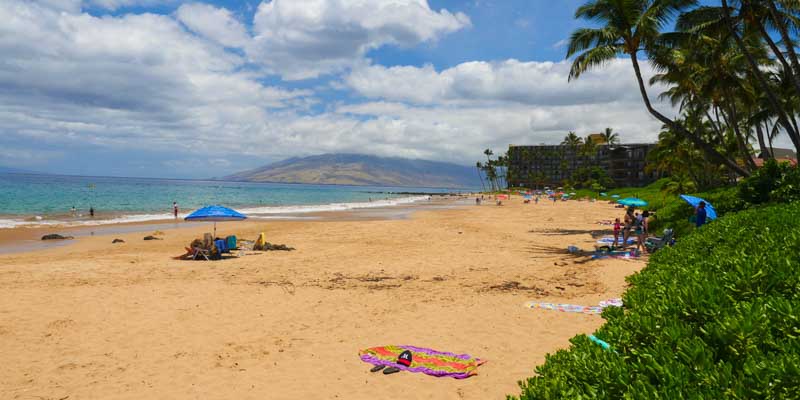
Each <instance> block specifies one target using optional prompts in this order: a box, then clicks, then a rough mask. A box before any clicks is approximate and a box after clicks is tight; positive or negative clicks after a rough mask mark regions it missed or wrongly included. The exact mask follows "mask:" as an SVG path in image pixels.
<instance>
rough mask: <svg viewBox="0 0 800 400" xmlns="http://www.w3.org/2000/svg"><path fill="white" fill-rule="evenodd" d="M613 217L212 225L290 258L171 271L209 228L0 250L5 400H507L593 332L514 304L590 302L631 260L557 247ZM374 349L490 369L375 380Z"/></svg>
mask: <svg viewBox="0 0 800 400" xmlns="http://www.w3.org/2000/svg"><path fill="white" fill-rule="evenodd" d="M619 213H620V211H619V210H617V209H614V208H613V206H611V205H608V204H601V203H588V202H577V201H570V202H566V203H561V202H559V203H558V204H555V205H554V204H552V203H541V204H538V205H533V204H529V205H523V204H522V202H521V200H520V199H519V198H515V199H513V200H511V201H510V202H508V203H507V205H505V206H502V207H497V206H494V205H489V204H485V205H483V206H480V207H478V206H470V207H460V208H455V209H436V210H423V211H419V212H415V213H413V214H412V215H410V216H407V217H406V218H394V219H385V218H380V217H375V218H365V219H358V218H355V219H324V220H300V221H263V220H262V221H248V222H240V223H238V222H231V223H220V224H218V227H217V230H218V233H219V234H220V235H224V234H237V235H238V236H239V237H241V238H248V239H253V238H255V237H256V235H257V234H258V232H262V231H263V232H265V233H266V235H267V239H268V240H269V241H270V242H272V243H279V244H287V245H289V246H292V247H295V248H296V249H297V250H296V251H293V252H265V253H258V252H247V255H245V256H243V257H237V258H232V259H227V260H223V261H219V262H193V261H180V260H175V259H172V256H177V255H179V254H181V253H183V248H184V246H185V245H187V244H188V243H189V242H190V241H191V239H193V238H195V237H200V236H202V233H203V232H205V231H209V230H210V226H209V225H199V226H198V225H190V226H181V227H180V228H178V229H168V230H164V229H161V230H163V231H164V235H163V236H162V237H163V239H164V240H160V241H147V242H145V241H143V240H142V236H143V233H144V232H143V231H141V230H140V231H137V232H131V233H115V234H114V235H113V236H108V235H97V234H96V235H94V236H83V237H78V238H77V239H76V240H75V241H74V242H73V243H71V244H68V245H65V246H61V247H54V248H48V249H43V250H38V251H35V252H27V253H13V254H5V255H3V256H2V257H1V258H0V287H2V288H3V290H2V291H0V359H2V360H3V361H4V362H3V363H2V364H1V365H0V398H3V399H5V398H9V399H38V398H55V399H62V398H69V399H100V398H102V399H134V398H135V399H141V398H169V399H190V398H204V399H231V398H236V399H250V398H252V399H264V398H269V399H294V398H304V397H311V398H325V399H328V398H342V399H376V398H378V399H382V398H393V397H397V395H398V393H401V394H402V397H406V398H414V399H502V398H504V396H505V395H507V394H516V393H518V392H519V390H518V388H517V381H518V380H521V379H524V378H526V377H528V376H530V375H531V374H532V373H533V368H534V367H535V366H536V365H537V364H540V363H541V362H543V360H544V356H545V354H547V353H548V352H553V351H555V350H557V349H559V348H564V347H566V346H568V345H569V338H570V337H572V336H574V335H575V334H578V333H591V332H593V331H594V330H595V329H596V328H597V327H599V326H600V324H602V319H601V318H600V317H598V316H594V315H582V314H567V313H560V312H554V311H545V310H531V309H526V308H524V307H523V304H524V303H525V302H526V301H530V300H538V301H549V302H560V303H574V304H585V305H596V304H597V303H598V302H599V301H600V300H605V299H608V298H612V297H618V296H619V295H620V294H621V293H622V292H623V290H624V288H625V280H624V278H625V276H627V275H629V274H631V273H634V272H635V271H637V270H639V269H640V268H641V267H643V266H644V261H641V260H637V261H629V260H589V259H588V258H587V257H583V256H577V255H571V254H568V253H567V252H566V248H567V246H569V245H576V246H579V247H582V248H591V246H592V244H593V243H594V241H595V239H594V238H593V236H597V235H600V234H602V233H603V231H605V230H607V229H608V227H607V226H600V225H598V224H597V223H596V221H598V220H608V219H613V218H614V217H616V216H619V215H618V214H619ZM150 228H151V227H149V226H148V227H146V229H145V232H146V231H147V230H149V229H150ZM148 233H149V232H148ZM114 237H119V238H121V239H124V240H125V241H126V243H123V244H116V245H112V244H111V240H112V239H113V238H114ZM387 344H410V345H416V346H422V347H431V348H434V349H438V350H443V351H452V352H458V353H470V354H472V355H474V356H478V357H481V358H484V359H487V360H488V362H487V363H486V364H485V365H483V366H481V367H480V368H479V369H478V375H477V376H474V377H472V378H469V379H466V380H454V379H449V378H439V379H437V378H433V377H429V376H426V375H422V374H412V373H406V372H403V373H399V374H394V375H389V376H385V375H382V374H372V373H370V372H369V368H370V366H369V365H367V364H365V363H363V362H361V361H360V360H359V359H358V355H357V353H358V350H359V349H361V348H366V347H371V346H379V345H387ZM67 396H69V397H67Z"/></svg>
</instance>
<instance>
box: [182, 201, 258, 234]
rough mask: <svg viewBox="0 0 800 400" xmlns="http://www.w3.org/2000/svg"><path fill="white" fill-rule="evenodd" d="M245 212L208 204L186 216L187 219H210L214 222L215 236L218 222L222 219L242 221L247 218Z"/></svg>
mask: <svg viewBox="0 0 800 400" xmlns="http://www.w3.org/2000/svg"><path fill="white" fill-rule="evenodd" d="M246 218H247V216H245V215H244V214H242V213H240V212H238V211H236V210H233V209H230V208H228V207H223V206H208V207H203V208H201V209H199V210H195V211H194V212H193V213H191V214H189V215H187V216H186V218H184V220H185V221H209V222H214V237H217V222H221V221H241V220H243V219H246Z"/></svg>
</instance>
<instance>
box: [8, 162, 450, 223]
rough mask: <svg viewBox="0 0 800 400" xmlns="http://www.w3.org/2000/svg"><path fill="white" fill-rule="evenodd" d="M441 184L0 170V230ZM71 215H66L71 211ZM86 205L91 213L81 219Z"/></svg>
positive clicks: (291, 209)
mask: <svg viewBox="0 0 800 400" xmlns="http://www.w3.org/2000/svg"><path fill="white" fill-rule="evenodd" d="M457 191H458V190H453V189H447V188H411V187H384V186H340V185H301V184H279V183H245V182H222V181H198V180H175V179H143V178H117V177H113V178H112V177H84V176H62V175H28V174H0V228H14V227H18V226H41V225H66V226H72V225H101V224H109V223H122V222H144V221H153V220H162V219H169V218H172V202H173V201H176V202H177V203H178V207H179V209H180V213H179V216H180V217H183V216H186V215H187V214H188V213H190V212H191V211H193V210H195V209H197V208H200V207H203V206H206V205H211V204H220V205H224V206H227V207H231V208H234V209H236V210H238V211H241V212H243V213H245V214H247V215H248V217H251V218H278V217H281V216H286V215H294V216H297V215H298V214H303V213H309V212H322V211H341V210H350V209H357V208H373V207H389V206H393V205H398V204H407V203H412V202H417V201H422V200H426V199H427V196H419V195H403V194H397V193H399V192H424V193H448V192H457ZM72 207H75V208H76V210H77V211H76V212H75V213H72V212H71V208H72ZM89 207H94V209H95V217H94V218H90V217H89V215H88V214H89Z"/></svg>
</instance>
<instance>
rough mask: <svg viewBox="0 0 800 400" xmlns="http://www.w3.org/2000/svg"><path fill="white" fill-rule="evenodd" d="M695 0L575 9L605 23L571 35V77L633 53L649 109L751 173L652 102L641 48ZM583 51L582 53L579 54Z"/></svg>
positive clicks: (599, 3)
mask: <svg viewBox="0 0 800 400" xmlns="http://www.w3.org/2000/svg"><path fill="white" fill-rule="evenodd" d="M695 3H696V1H695V0H590V1H589V2H587V3H586V4H584V5H583V6H581V7H579V8H578V10H577V11H576V12H575V17H576V18H579V19H587V20H590V21H592V22H593V23H601V24H602V26H601V27H599V28H580V29H578V30H576V31H575V32H573V34H572V36H571V37H570V43H569V48H568V50H567V57H571V56H573V55H576V54H577V57H575V59H574V60H573V63H572V68H571V69H570V74H569V79H570V80H571V79H577V78H578V77H580V75H581V74H583V73H584V72H586V71H588V70H590V69H592V68H594V67H597V66H601V65H603V64H604V63H606V62H608V61H610V60H612V59H615V58H616V57H617V56H618V55H620V54H627V55H628V56H630V60H631V64H632V66H633V70H634V73H635V75H636V80H637V83H638V84H639V92H640V94H641V96H642V100H643V101H644V104H645V107H646V108H647V111H648V112H649V113H650V114H651V115H653V116H654V117H655V118H656V119H658V120H659V121H661V122H662V123H664V124H665V125H667V126H669V127H670V128H671V129H673V130H674V131H676V132H678V133H679V134H680V135H682V136H684V137H686V138H687V139H689V140H690V141H691V142H692V143H694V145H695V146H697V147H698V148H700V149H702V150H703V152H704V153H706V154H707V155H708V156H709V157H710V158H711V159H712V160H714V161H717V162H719V163H722V164H724V165H725V166H726V167H728V168H729V169H731V170H732V171H734V172H736V173H737V174H739V175H740V176H749V175H750V173H749V172H748V171H746V170H745V169H743V168H742V167H740V166H739V165H738V164H737V163H736V161H735V160H732V159H730V158H728V157H725V156H724V155H722V154H721V153H720V152H719V151H717V149H716V148H715V147H714V146H713V145H711V144H709V143H708V142H706V141H704V140H703V139H702V138H701V136H700V135H698V134H697V133H696V132H691V131H689V130H688V129H687V128H686V127H685V126H683V125H681V124H679V123H677V122H676V121H674V120H672V119H669V118H667V117H666V116H665V115H664V114H662V113H661V112H659V111H657V110H656V109H655V108H654V107H653V105H652V104H651V103H650V98H649V97H648V94H647V88H646V87H645V84H644V80H643V78H642V72H641V68H640V66H639V58H638V57H639V52H641V51H645V52H646V51H649V50H651V49H654V48H657V47H658V46H659V45H660V44H659V43H658V39H659V35H660V30H661V28H662V27H663V26H664V25H666V24H667V23H668V22H669V21H671V20H672V19H673V18H674V17H675V14H677V13H678V12H680V11H681V10H684V9H686V8H687V7H689V6H691V5H694V4H695ZM578 53H580V54H578Z"/></svg>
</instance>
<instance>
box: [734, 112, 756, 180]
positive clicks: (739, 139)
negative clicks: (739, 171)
mask: <svg viewBox="0 0 800 400" xmlns="http://www.w3.org/2000/svg"><path fill="white" fill-rule="evenodd" d="M728 98H729V99H732V98H733V97H728ZM730 106H731V108H730V109H731V122H732V125H733V133H734V135H736V144H737V145H738V146H739V151H740V152H741V153H742V158H743V159H744V162H745V163H746V164H747V166H748V167H750V170H751V171H753V170H755V169H756V163H755V162H754V161H753V157H752V156H751V154H750V151H749V150H748V149H747V143H746V142H747V139H746V138H745V137H744V136H743V135H742V131H741V129H739V115H738V113H737V112H736V102H735V101H732V102H731V105H730Z"/></svg>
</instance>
